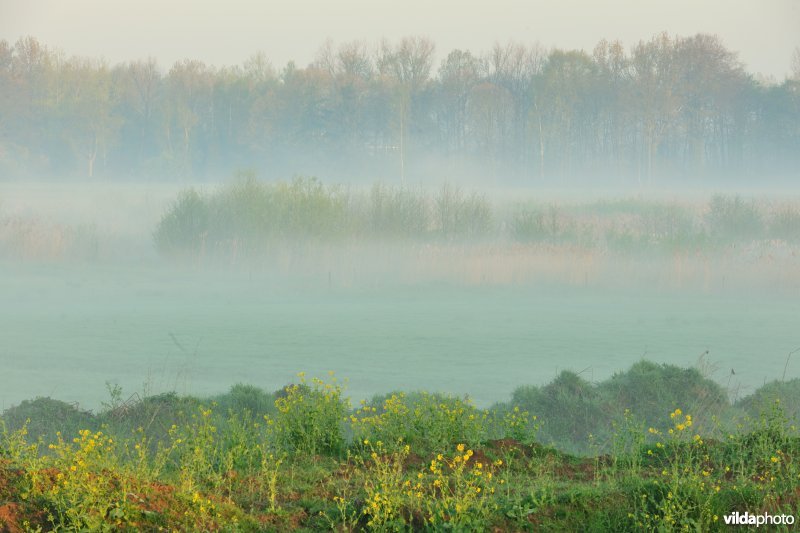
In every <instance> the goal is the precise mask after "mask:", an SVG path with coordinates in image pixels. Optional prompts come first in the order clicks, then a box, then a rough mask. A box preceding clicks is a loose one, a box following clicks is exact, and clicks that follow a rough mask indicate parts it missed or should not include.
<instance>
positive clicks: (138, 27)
mask: <svg viewBox="0 0 800 533" xmlns="http://www.w3.org/2000/svg"><path fill="white" fill-rule="evenodd" d="M664 30H666V31H668V32H670V33H671V34H680V35H689V34H693V33H697V32H706V33H716V34H718V35H719V36H720V37H722V39H723V41H724V42H725V43H726V45H727V46H728V47H729V48H731V49H733V50H735V51H738V52H739V53H740V59H741V60H742V61H743V62H744V63H745V65H746V66H747V68H748V69H749V70H751V71H753V72H761V73H764V74H767V75H773V76H775V77H776V78H778V79H782V78H783V77H784V75H785V74H786V73H787V72H788V70H789V63H790V57H791V54H792V51H793V49H794V48H795V47H797V46H800V0H668V1H667V0H663V1H653V0H603V1H600V0H587V1H579V0H528V1H522V0H491V1H480V2H479V1H470V0H458V1H454V0H438V1H437V0H338V1H333V0H295V1H291V2H290V1H285V0H277V1H260V2H256V1H245V0H228V1H225V2H221V1H220V2H210V1H201V0H137V1H129V0H0V39H6V40H8V41H11V42H14V41H16V40H17V39H18V38H19V37H20V36H23V35H33V36H35V37H38V38H39V39H40V40H42V41H43V42H45V43H46V44H48V45H53V46H57V47H59V48H61V49H63V50H64V51H65V52H66V53H67V54H68V55H72V54H77V55H91V56H104V57H105V58H107V59H108V60H110V61H111V62H118V61H126V60H130V59H139V58H144V57H147V56H154V57H156V58H158V60H159V62H160V63H161V65H162V67H168V66H169V65H170V64H171V63H173V62H174V61H176V60H178V59H183V58H193V59H201V60H203V61H205V62H207V63H210V64H214V65H231V64H239V63H241V62H243V61H244V60H245V59H247V58H248V57H249V56H251V55H252V54H253V53H254V52H256V51H259V50H261V51H264V52H265V53H266V54H267V56H268V57H269V58H270V59H271V61H272V62H273V64H274V65H275V66H276V67H281V66H283V65H284V64H285V63H286V62H287V61H288V60H289V59H294V60H296V61H297V63H298V64H300V65H306V64H307V63H308V62H309V61H311V60H312V59H313V58H314V55H315V53H316V52H317V50H318V49H319V48H320V46H321V44H322V43H323V42H324V41H325V40H326V38H328V37H330V38H332V39H333V40H334V41H336V42H343V41H348V40H353V39H366V40H368V41H371V42H372V41H377V40H378V39H380V38H381V37H388V38H390V39H396V38H399V37H402V36H404V35H425V36H429V37H431V38H433V39H434V40H435V41H436V44H437V52H438V57H439V58H440V59H441V57H442V56H443V55H444V54H445V53H446V52H447V51H449V50H451V49H453V48H469V49H471V50H473V51H482V50H485V49H487V48H488V47H490V46H491V45H492V44H493V43H494V42H495V41H500V42H506V41H508V40H509V39H514V40H517V41H520V42H525V43H533V42H536V41H539V42H541V43H542V44H544V45H546V46H551V45H555V46H559V47H562V48H583V49H586V50H591V49H592V48H593V47H594V44H595V43H596V42H597V41H598V40H599V39H601V38H604V37H605V38H608V39H620V40H622V41H623V42H624V43H625V44H626V46H630V45H631V44H633V43H635V42H637V41H638V40H640V39H648V38H649V37H651V36H652V35H653V34H655V33H658V32H660V31H664Z"/></svg>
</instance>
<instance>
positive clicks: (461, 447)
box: [456, 444, 464, 452]
mask: <svg viewBox="0 0 800 533" xmlns="http://www.w3.org/2000/svg"><path fill="white" fill-rule="evenodd" d="M456 450H458V451H459V452H463V451H464V445H463V444H459V445H458V446H456Z"/></svg>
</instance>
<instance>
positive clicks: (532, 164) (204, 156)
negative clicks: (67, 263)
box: [0, 34, 800, 184]
mask: <svg viewBox="0 0 800 533" xmlns="http://www.w3.org/2000/svg"><path fill="white" fill-rule="evenodd" d="M789 67H790V68H791V72H792V74H791V75H790V77H789V78H787V79H785V80H782V81H781V80H777V81H776V80H773V81H769V82H767V81H763V80H758V79H756V78H755V77H754V76H753V75H752V74H750V73H748V72H746V71H745V70H744V68H743V66H742V64H741V63H740V62H739V61H738V59H737V54H736V53H734V52H733V51H731V50H728V49H727V48H726V47H725V46H724V45H723V44H722V43H721V41H720V39H719V38H718V37H716V36H713V35H704V34H698V35H694V36H690V37H673V36H669V35H667V34H660V35H657V36H654V37H653V38H652V39H650V40H648V41H642V42H639V43H638V44H636V45H635V46H632V47H630V48H626V47H624V46H623V45H622V44H621V43H619V42H608V41H601V42H599V43H598V44H597V46H596V47H595V48H594V50H593V51H592V52H591V53H586V52H584V51H576V50H560V49H549V48H543V47H541V46H538V45H535V46H523V45H521V44H516V43H510V44H498V45H495V46H494V47H493V48H492V49H490V50H488V51H485V52H482V53H473V52H470V51H466V50H453V51H451V52H449V53H447V54H446V55H443V56H441V57H440V59H438V60H437V55H436V54H435V44H434V42H433V41H431V40H429V39H426V38H422V37H408V38H404V39H402V40H400V41H399V42H388V41H384V42H382V43H378V44H375V45H371V44H367V43H362V42H352V43H346V44H340V45H337V44H334V43H332V42H327V43H325V44H323V46H322V47H321V48H320V51H319V52H318V55H317V57H316V59H315V60H314V61H313V62H312V63H311V64H309V65H308V66H306V67H304V68H303V67H300V66H297V65H295V64H294V63H292V62H290V63H289V64H287V65H286V66H284V67H283V68H279V69H278V68H274V67H273V66H272V65H271V63H270V62H269V59H268V55H265V54H263V53H259V54H256V55H254V56H253V57H251V58H250V59H249V60H248V61H246V62H244V63H243V65H241V66H232V67H211V66H208V65H206V64H204V63H203V62H201V61H199V60H194V59H192V60H184V61H180V62H177V63H175V64H174V65H172V66H171V67H168V68H167V67H163V66H161V65H159V64H158V62H157V61H156V60H155V59H143V60H139V61H133V62H128V63H123V64H116V65H111V64H109V63H108V62H107V61H104V60H102V59H97V58H85V57H66V56H65V54H64V53H63V52H60V51H58V50H57V49H55V48H51V47H49V46H46V45H44V44H42V43H40V42H39V41H38V40H37V39H35V38H33V37H26V38H22V39H20V40H19V41H17V42H16V43H14V44H11V43H9V42H7V41H0V178H7V177H14V176H70V177H76V178H80V177H95V178H98V179H101V178H103V179H104V178H109V179H110V178H112V177H114V178H118V177H121V178H125V177H128V178H135V179H174V178H176V177H188V178H192V179H216V178H218V177H219V176H221V175H229V174H231V173H232V172H233V171H235V170H236V169H241V168H252V169H254V170H256V171H257V172H258V173H259V174H260V175H262V176H266V177H271V176H275V177H283V178H285V177H287V174H288V175H289V176H290V175H291V174H295V173H304V174H317V175H320V176H324V177H328V176H335V177H339V178H350V177H352V178H358V177H362V178H365V179H376V178H377V179H397V180H399V179H402V178H405V179H413V180H415V181H414V182H415V183H416V182H419V181H420V180H422V179H423V177H425V176H428V175H434V174H435V175H440V176H442V177H445V178H447V179H457V178H458V177H459V176H467V177H470V176H471V177H474V178H478V177H480V178H481V179H486V180H487V183H488V184H492V183H503V182H513V181H516V182H537V181H541V182H552V183H559V182H568V181H569V180H577V179H581V180H598V181H600V180H603V179H612V178H619V179H621V180H627V181H630V182H631V183H635V182H637V181H638V182H641V183H649V182H659V183H669V181H670V180H678V179H685V180H706V179H722V178H727V177H730V178H731V179H744V180H753V181H754V182H755V181H757V180H761V179H766V178H765V177H766V176H779V177H783V178H790V179H792V178H793V179H796V180H797V179H800V176H798V169H800V49H798V50H796V51H795V55H794V61H793V64H792V65H791V66H789Z"/></svg>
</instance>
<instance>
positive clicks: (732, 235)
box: [0, 32, 800, 532]
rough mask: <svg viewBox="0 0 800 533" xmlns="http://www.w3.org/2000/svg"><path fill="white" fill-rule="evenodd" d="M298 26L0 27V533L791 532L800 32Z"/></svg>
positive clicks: (799, 439) (799, 384)
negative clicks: (174, 43)
mask: <svg viewBox="0 0 800 533" xmlns="http://www.w3.org/2000/svg"><path fill="white" fill-rule="evenodd" d="M321 42H322V44H321V46H320V47H319V50H318V52H317V54H316V57H315V58H314V60H313V61H311V62H310V63H309V64H307V65H306V66H301V65H298V64H296V63H295V62H293V61H292V62H289V63H288V64H286V65H283V66H275V65H273V64H272V63H271V62H270V59H269V56H268V55H267V54H265V53H263V52H258V53H254V54H253V55H252V56H251V57H250V58H249V59H248V60H246V61H244V62H243V63H242V64H241V65H235V66H211V65H208V64H206V63H204V62H203V61H202V60H201V59H199V58H194V59H186V60H181V61H178V62H176V63H174V64H173V65H171V66H167V65H162V64H160V63H159V61H158V59H157V58H155V57H151V58H144V59H141V60H134V61H127V62H119V63H112V62H110V61H108V60H106V59H102V58H101V54H99V53H98V54H97V56H95V57H79V56H72V55H67V54H66V53H65V52H64V51H62V50H61V49H59V48H58V46H56V44H57V43H53V44H51V43H45V42H43V41H40V40H38V39H37V38H35V37H22V38H19V39H18V40H16V41H14V42H13V43H12V42H9V41H7V40H0V530H2V531H10V532H19V531H51V530H57V531H117V530H120V531H161V530H170V531H296V530H304V531H329V530H336V531H373V530H374V531H443V530H454V531H717V530H720V531H721V530H724V529H725V528H726V524H727V523H729V522H730V521H731V516H734V515H735V513H740V515H744V513H749V514H750V515H758V516H759V517H760V518H764V520H767V519H769V520H772V521H773V522H772V524H777V525H778V526H779V527H778V529H779V530H780V529H781V528H782V529H783V530H790V529H792V525H793V524H794V521H795V519H796V518H797V517H796V513H797V509H798V503H800V499H799V498H798V495H799V494H800V490H798V489H799V488H800V467H798V459H800V434H798V424H800V361H799V360H798V359H800V336H798V326H800V193H799V192H798V179H800V175H799V172H798V171H800V48H798V49H796V50H795V51H794V55H793V59H792V62H791V64H790V65H788V68H789V70H788V72H789V75H788V76H787V77H786V78H785V79H783V80H776V79H774V78H768V77H766V76H762V75H756V74H753V73H751V72H748V70H747V69H746V67H745V65H744V64H743V63H742V62H740V60H739V58H738V54H737V52H736V51H735V50H731V49H729V48H728V47H726V45H725V44H724V42H723V40H722V39H721V38H720V37H718V36H716V35H712V34H705V33H700V34H695V35H689V36H679V35H672V34H669V33H666V32H665V33H660V34H657V35H654V36H653V37H651V38H648V39H644V40H641V41H639V42H637V43H633V44H628V45H626V44H623V43H621V42H620V41H616V40H602V41H600V42H598V43H597V45H596V46H595V47H594V49H592V50H590V51H584V50H573V49H564V48H558V47H545V46H543V45H540V44H534V45H527V44H521V43H518V42H514V41H508V42H506V43H505V44H496V45H494V46H493V47H490V48H489V49H486V50H475V51H470V50H467V49H454V50H443V51H442V50H438V49H437V46H436V43H435V40H433V39H431V38H426V37H405V38H400V39H395V40H391V39H384V40H382V41H378V42H368V41H359V40H352V41H346V42H344V43H337V42H335V41H333V40H331V39H329V40H327V41H323V40H321ZM740 515H735V516H740ZM775 520H778V522H775ZM789 520H791V521H789Z"/></svg>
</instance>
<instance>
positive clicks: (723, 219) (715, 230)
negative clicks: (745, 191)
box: [706, 195, 764, 240]
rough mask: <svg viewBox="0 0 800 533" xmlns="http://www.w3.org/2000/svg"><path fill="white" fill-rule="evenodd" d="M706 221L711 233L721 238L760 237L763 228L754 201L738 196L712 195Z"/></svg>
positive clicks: (746, 238) (743, 238)
mask: <svg viewBox="0 0 800 533" xmlns="http://www.w3.org/2000/svg"><path fill="white" fill-rule="evenodd" d="M706 223H707V224H708V228H709V232H710V233H711V235H712V236H713V237H716V238H718V239H721V240H748V239H749V240H752V239H755V238H758V237H760V236H761V235H762V233H763V229H764V221H763V217H762V216H761V212H760V211H759V210H758V208H757V207H756V205H755V202H753V201H749V202H748V201H745V200H743V199H742V198H741V197H739V196H733V197H729V196H721V195H717V196H714V197H713V198H712V199H711V202H710V203H709V205H708V214H707V215H706Z"/></svg>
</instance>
